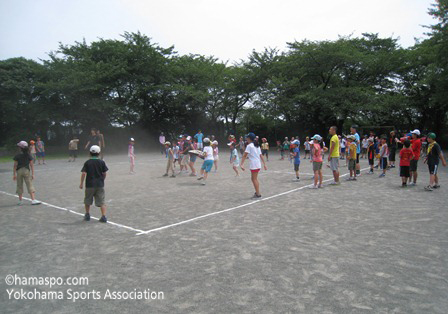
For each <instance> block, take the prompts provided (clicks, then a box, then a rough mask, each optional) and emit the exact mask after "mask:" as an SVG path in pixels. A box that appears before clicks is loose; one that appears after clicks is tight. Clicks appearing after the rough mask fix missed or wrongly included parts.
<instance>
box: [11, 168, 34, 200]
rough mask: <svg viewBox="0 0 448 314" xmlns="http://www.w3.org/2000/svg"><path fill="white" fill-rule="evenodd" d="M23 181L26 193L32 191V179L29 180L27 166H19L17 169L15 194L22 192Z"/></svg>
mask: <svg viewBox="0 0 448 314" xmlns="http://www.w3.org/2000/svg"><path fill="white" fill-rule="evenodd" d="M23 181H25V185H26V188H27V190H28V193H30V194H31V193H34V192H35V190H34V186H33V181H32V180H31V172H30V169H28V168H20V169H19V170H17V190H16V193H17V194H23Z"/></svg>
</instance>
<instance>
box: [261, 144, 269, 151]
mask: <svg viewBox="0 0 448 314" xmlns="http://www.w3.org/2000/svg"><path fill="white" fill-rule="evenodd" d="M261 149H263V150H269V143H268V142H266V143H261Z"/></svg>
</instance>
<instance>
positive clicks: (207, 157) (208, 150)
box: [198, 137, 214, 185]
mask: <svg viewBox="0 0 448 314" xmlns="http://www.w3.org/2000/svg"><path fill="white" fill-rule="evenodd" d="M203 143H204V150H203V156H204V163H203V164H202V167H201V176H200V177H199V178H198V180H202V185H205V184H206V181H207V178H208V173H209V172H210V171H211V170H212V167H213V161H214V160H213V148H212V147H211V146H210V139H209V138H208V137H206V138H204V140H203Z"/></svg>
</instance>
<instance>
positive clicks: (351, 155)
mask: <svg viewBox="0 0 448 314" xmlns="http://www.w3.org/2000/svg"><path fill="white" fill-rule="evenodd" d="M347 140H348V156H347V159H348V170H349V171H350V177H349V178H347V181H356V148H357V147H356V146H357V145H356V143H355V141H356V137H355V136H354V135H349V136H347Z"/></svg>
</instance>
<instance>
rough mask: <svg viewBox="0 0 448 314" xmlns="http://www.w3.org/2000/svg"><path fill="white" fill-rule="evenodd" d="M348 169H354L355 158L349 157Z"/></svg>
mask: <svg viewBox="0 0 448 314" xmlns="http://www.w3.org/2000/svg"><path fill="white" fill-rule="evenodd" d="M348 170H356V160H355V159H350V160H349V161H348Z"/></svg>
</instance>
